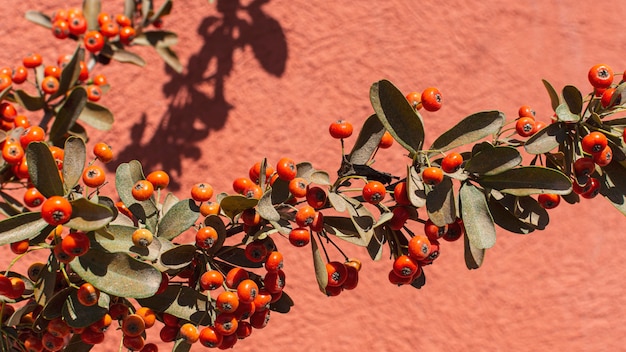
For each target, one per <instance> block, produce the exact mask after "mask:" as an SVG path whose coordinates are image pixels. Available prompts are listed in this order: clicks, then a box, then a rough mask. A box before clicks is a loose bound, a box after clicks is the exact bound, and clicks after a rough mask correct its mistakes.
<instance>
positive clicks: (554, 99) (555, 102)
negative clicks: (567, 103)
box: [541, 79, 561, 111]
mask: <svg viewBox="0 0 626 352" xmlns="http://www.w3.org/2000/svg"><path fill="white" fill-rule="evenodd" d="M541 81H542V82H543V85H544V87H546V90H547V91H548V95H549V96H550V103H551V104H552V110H555V111H556V108H557V106H559V105H560V104H561V102H560V99H559V94H558V93H557V92H556V90H555V89H554V87H552V85H551V84H550V82H548V81H546V80H545V79H542V80H541Z"/></svg>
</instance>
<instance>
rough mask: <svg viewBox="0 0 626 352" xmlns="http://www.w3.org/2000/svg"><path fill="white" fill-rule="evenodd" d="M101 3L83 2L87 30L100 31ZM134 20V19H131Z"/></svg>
mask: <svg viewBox="0 0 626 352" xmlns="http://www.w3.org/2000/svg"><path fill="white" fill-rule="evenodd" d="M101 7H102V5H101V3H100V0H84V1H83V13H84V16H85V19H86V20H87V29H88V30H98V29H99V27H100V26H99V25H98V14H100V12H102V11H101ZM131 18H132V17H131Z"/></svg>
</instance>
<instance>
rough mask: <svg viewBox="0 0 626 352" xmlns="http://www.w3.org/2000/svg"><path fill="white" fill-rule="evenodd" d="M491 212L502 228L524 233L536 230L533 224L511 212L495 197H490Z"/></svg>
mask: <svg viewBox="0 0 626 352" xmlns="http://www.w3.org/2000/svg"><path fill="white" fill-rule="evenodd" d="M488 206H489V213H491V216H492V217H493V221H494V222H495V223H496V224H497V225H498V226H500V227H501V228H503V229H505V230H507V231H509V232H512V233H518V234H522V235H526V234H529V233H531V232H533V231H534V230H535V228H534V227H533V226H530V225H528V224H526V223H524V222H523V221H521V220H520V219H518V218H517V217H516V216H515V215H513V214H512V213H511V212H509V211H508V210H507V209H506V208H505V207H504V206H503V205H502V204H500V202H498V201H497V200H496V199H495V198H493V197H490V198H489V201H488Z"/></svg>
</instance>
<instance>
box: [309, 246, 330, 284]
mask: <svg viewBox="0 0 626 352" xmlns="http://www.w3.org/2000/svg"><path fill="white" fill-rule="evenodd" d="M311 251H312V253H313V266H314V268H315V278H316V279H317V285H318V287H319V289H320V291H321V292H322V293H323V294H326V286H327V285H328V271H327V270H326V262H325V261H324V260H323V259H322V256H321V255H320V250H319V248H318V247H317V241H315V238H314V237H311Z"/></svg>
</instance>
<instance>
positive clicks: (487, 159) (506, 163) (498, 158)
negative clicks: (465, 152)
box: [465, 146, 522, 176]
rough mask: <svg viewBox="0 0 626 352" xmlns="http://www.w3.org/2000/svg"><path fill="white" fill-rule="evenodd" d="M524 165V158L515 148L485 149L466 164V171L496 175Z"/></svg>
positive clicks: (498, 147)
mask: <svg viewBox="0 0 626 352" xmlns="http://www.w3.org/2000/svg"><path fill="white" fill-rule="evenodd" d="M521 163H522V156H521V155H520V153H519V152H518V151H517V149H515V148H513V147H501V146H497V147H493V148H485V149H483V150H482V151H480V152H478V153H476V154H474V155H472V157H471V159H469V160H468V161H467V163H466V164H465V171H467V172H469V173H473V174H476V175H485V176H487V175H496V174H499V173H501V172H504V171H506V170H510V169H512V168H514V167H516V166H518V165H520V164H521Z"/></svg>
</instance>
